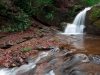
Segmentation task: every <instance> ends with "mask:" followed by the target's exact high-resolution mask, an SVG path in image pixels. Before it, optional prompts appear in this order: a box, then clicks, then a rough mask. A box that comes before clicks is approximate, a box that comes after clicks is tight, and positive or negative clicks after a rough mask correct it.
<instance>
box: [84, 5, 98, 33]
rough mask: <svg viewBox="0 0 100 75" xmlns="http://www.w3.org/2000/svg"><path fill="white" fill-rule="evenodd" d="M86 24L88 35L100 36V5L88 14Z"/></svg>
mask: <svg viewBox="0 0 100 75" xmlns="http://www.w3.org/2000/svg"><path fill="white" fill-rule="evenodd" d="M85 23H86V24H85V25H86V32H87V33H89V34H97V35H100V4H98V5H95V6H93V7H92V8H91V10H89V11H88V12H87V15H86V22H85Z"/></svg>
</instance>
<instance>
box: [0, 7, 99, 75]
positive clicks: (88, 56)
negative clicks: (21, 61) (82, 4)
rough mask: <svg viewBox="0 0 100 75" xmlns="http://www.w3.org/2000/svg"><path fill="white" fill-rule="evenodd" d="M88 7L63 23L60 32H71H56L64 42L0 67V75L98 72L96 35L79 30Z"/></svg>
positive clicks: (86, 73) (62, 74)
mask: <svg viewBox="0 0 100 75" xmlns="http://www.w3.org/2000/svg"><path fill="white" fill-rule="evenodd" d="M90 9H91V8H85V9H84V10H83V11H81V12H80V13H79V14H78V15H77V16H76V18H75V20H74V21H73V24H68V25H67V27H66V29H65V32H64V33H63V34H73V35H56V38H58V39H59V40H60V42H61V41H62V40H64V41H66V45H62V46H61V47H54V48H52V49H51V50H49V51H47V52H41V53H40V54H39V55H38V56H37V58H35V59H33V60H29V61H28V62H29V63H28V64H25V65H22V66H20V67H14V68H1V69H0V75H100V36H93V35H86V34H82V33H83V29H84V21H85V14H86V11H88V10H90ZM74 34H75V35H74ZM76 34H77V35H76ZM66 36H67V38H65V37H66ZM54 38H55V37H54Z"/></svg>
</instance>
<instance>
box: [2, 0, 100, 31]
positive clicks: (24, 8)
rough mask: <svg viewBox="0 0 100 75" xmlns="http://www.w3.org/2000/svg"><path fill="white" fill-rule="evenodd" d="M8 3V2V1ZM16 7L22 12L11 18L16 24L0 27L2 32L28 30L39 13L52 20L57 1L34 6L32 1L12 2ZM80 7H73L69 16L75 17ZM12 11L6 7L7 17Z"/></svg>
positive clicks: (90, 3)
mask: <svg viewBox="0 0 100 75" xmlns="http://www.w3.org/2000/svg"><path fill="white" fill-rule="evenodd" d="M7 1H8V0H7ZM12 1H13V2H14V3H15V4H16V6H17V9H18V10H19V11H20V12H21V13H20V14H16V15H13V14H12V17H11V18H10V19H11V20H12V22H13V23H14V26H4V25H0V26H1V28H2V30H0V31H23V30H25V29H27V28H28V27H29V26H30V25H31V24H32V23H31V20H30V17H32V16H33V15H36V14H37V13H44V14H46V15H45V18H46V19H50V20H52V19H53V18H54V17H55V14H56V13H55V6H54V4H55V3H56V2H55V1H56V0H35V2H34V4H33V3H32V0H12ZM80 2H82V3H84V4H85V5H86V6H93V5H94V4H97V3H99V2H100V0H80ZM1 5H2V0H0V6H1ZM46 6H48V7H52V10H51V11H48V10H47V8H46ZM76 8H78V7H73V9H71V10H70V11H71V12H70V13H69V15H71V16H73V14H74V11H75V10H76ZM8 9H10V8H9V7H8V6H6V9H5V11H6V12H7V15H9V14H8V13H10V12H9V10H8Z"/></svg>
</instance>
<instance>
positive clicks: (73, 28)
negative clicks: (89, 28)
mask: <svg viewBox="0 0 100 75" xmlns="http://www.w3.org/2000/svg"><path fill="white" fill-rule="evenodd" d="M90 9H91V7H88V8H85V9H84V10H82V11H81V12H80V13H79V14H78V15H77V16H76V17H75V19H74V21H73V23H72V24H67V26H66V28H65V31H64V33H62V34H83V30H84V27H85V26H84V23H85V16H86V12H87V11H88V10H90Z"/></svg>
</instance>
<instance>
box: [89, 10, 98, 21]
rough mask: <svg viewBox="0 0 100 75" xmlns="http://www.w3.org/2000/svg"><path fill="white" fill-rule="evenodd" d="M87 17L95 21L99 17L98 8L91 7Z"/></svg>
mask: <svg viewBox="0 0 100 75" xmlns="http://www.w3.org/2000/svg"><path fill="white" fill-rule="evenodd" d="M89 18H90V20H91V21H95V20H97V19H99V18H100V8H93V9H91V12H90V15H89Z"/></svg>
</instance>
